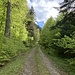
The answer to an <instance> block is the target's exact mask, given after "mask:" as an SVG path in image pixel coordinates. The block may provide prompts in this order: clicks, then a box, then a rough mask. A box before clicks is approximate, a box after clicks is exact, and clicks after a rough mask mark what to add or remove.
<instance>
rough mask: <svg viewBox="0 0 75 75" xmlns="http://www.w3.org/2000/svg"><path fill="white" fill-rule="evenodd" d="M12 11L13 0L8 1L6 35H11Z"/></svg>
mask: <svg viewBox="0 0 75 75" xmlns="http://www.w3.org/2000/svg"><path fill="white" fill-rule="evenodd" d="M10 12H11V2H9V1H8V2H7V12H6V24H5V33H4V35H5V36H6V37H10Z"/></svg>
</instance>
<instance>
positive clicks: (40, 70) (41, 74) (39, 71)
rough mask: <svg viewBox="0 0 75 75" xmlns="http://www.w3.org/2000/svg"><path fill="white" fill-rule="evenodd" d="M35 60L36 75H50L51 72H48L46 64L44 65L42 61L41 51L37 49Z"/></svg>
mask: <svg viewBox="0 0 75 75" xmlns="http://www.w3.org/2000/svg"><path fill="white" fill-rule="evenodd" d="M34 60H35V63H36V64H35V68H34V69H35V70H36V71H35V74H34V75H50V73H49V71H48V70H47V68H46V66H45V64H44V63H43V61H42V59H41V56H40V54H39V51H38V49H37V48H36V51H35V57H34Z"/></svg>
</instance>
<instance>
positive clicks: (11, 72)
mask: <svg viewBox="0 0 75 75" xmlns="http://www.w3.org/2000/svg"><path fill="white" fill-rule="evenodd" d="M28 53H29V50H28V49H26V52H25V53H21V54H19V55H18V56H17V57H16V58H14V59H13V60H12V61H11V62H9V63H7V64H6V65H5V66H4V67H2V68H0V75H20V74H21V73H22V71H23V68H24V64H25V60H26V55H27V54H28Z"/></svg>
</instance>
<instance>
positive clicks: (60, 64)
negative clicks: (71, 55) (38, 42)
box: [43, 50, 75, 75]
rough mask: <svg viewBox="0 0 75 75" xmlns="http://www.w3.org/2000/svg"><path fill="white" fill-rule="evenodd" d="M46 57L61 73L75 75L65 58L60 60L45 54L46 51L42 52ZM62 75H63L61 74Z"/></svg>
mask: <svg viewBox="0 0 75 75" xmlns="http://www.w3.org/2000/svg"><path fill="white" fill-rule="evenodd" d="M43 52H44V53H45V54H46V56H47V57H48V58H49V59H51V60H52V61H53V63H54V64H55V66H56V67H57V68H59V69H60V70H61V71H64V72H65V73H66V75H75V66H73V65H70V64H69V63H68V62H67V60H68V59H66V58H60V57H56V56H51V55H49V54H48V53H47V51H46V50H43ZM62 75H63V74H62Z"/></svg>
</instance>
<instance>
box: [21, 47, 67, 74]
mask: <svg viewBox="0 0 75 75" xmlns="http://www.w3.org/2000/svg"><path fill="white" fill-rule="evenodd" d="M22 75H67V74H65V73H64V72H61V71H59V70H58V69H57V68H56V67H55V65H54V64H53V63H52V61H51V60H50V59H48V57H47V56H46V55H45V54H44V53H43V52H42V50H41V49H40V48H39V49H37V48H34V49H33V50H32V51H31V53H30V54H29V55H28V57H27V60H26V63H25V68H24V71H23V74H22Z"/></svg>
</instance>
